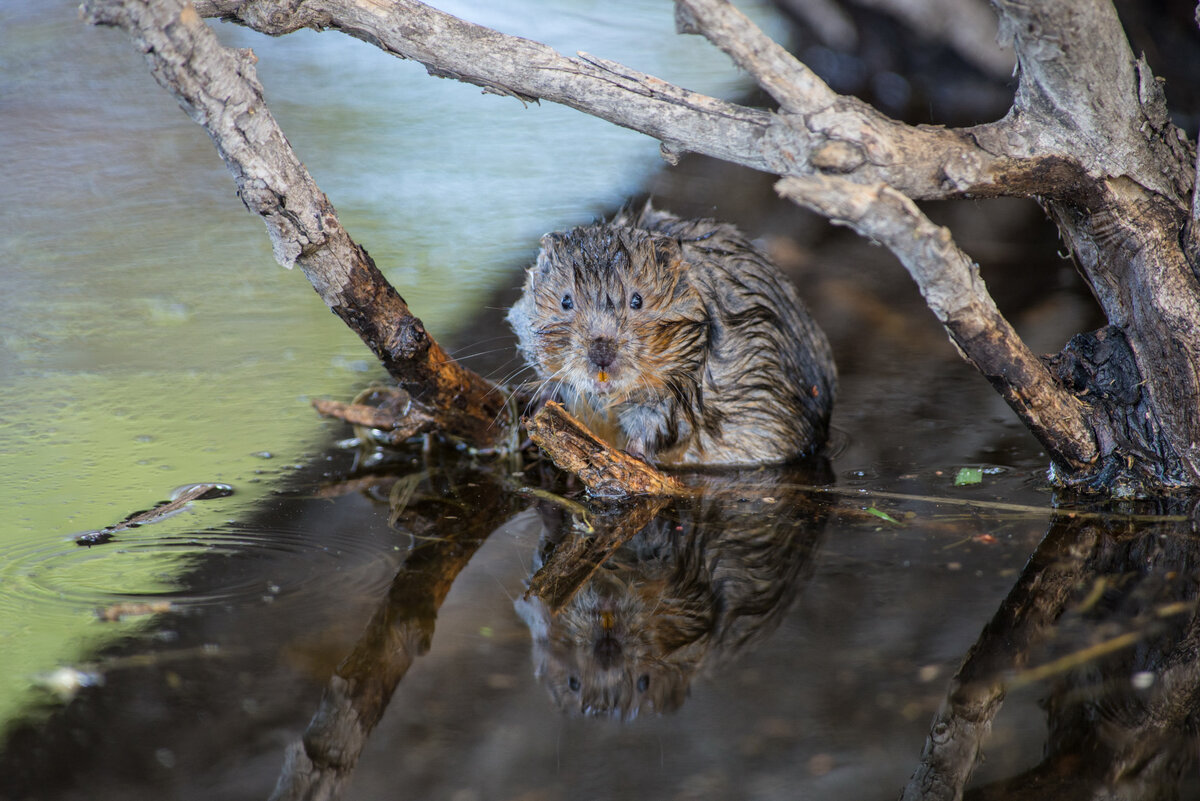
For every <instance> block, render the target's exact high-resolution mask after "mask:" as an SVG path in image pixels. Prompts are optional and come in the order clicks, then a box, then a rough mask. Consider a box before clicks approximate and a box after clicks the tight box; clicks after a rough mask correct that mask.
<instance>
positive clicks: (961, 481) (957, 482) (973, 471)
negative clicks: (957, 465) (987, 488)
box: [954, 467, 983, 487]
mask: <svg viewBox="0 0 1200 801" xmlns="http://www.w3.org/2000/svg"><path fill="white" fill-rule="evenodd" d="M982 483H983V471H982V470H980V469H979V468H978V467H964V468H962V469H960V470H959V471H958V475H956V476H955V477H954V486H956V487H965V486H967V485H969V484H982Z"/></svg>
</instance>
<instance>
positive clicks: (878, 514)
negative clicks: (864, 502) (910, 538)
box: [867, 506, 900, 526]
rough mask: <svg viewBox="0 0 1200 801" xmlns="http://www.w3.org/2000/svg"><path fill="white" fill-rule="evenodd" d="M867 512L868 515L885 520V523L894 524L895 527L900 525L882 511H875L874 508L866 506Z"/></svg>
mask: <svg viewBox="0 0 1200 801" xmlns="http://www.w3.org/2000/svg"><path fill="white" fill-rule="evenodd" d="M867 512H869V513H870V514H873V515H875V516H876V517H878V518H879V519H880V520H886V521H887V522H889V523H895V524H896V525H897V526H898V525H900V521H899V520H897V519H896V518H894V517H892V516H891V515H889V514H888V513H887V512H885V511H883V510H882V509H876V508H875V507H874V506H868V507H867Z"/></svg>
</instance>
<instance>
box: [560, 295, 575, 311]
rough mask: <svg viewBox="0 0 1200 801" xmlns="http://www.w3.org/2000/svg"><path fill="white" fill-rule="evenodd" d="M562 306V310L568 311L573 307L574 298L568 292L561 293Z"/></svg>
mask: <svg viewBox="0 0 1200 801" xmlns="http://www.w3.org/2000/svg"><path fill="white" fill-rule="evenodd" d="M562 307H563V311H570V310H571V309H573V308H575V299H574V298H572V297H571V295H570V293H568V294H566V295H563V299H562Z"/></svg>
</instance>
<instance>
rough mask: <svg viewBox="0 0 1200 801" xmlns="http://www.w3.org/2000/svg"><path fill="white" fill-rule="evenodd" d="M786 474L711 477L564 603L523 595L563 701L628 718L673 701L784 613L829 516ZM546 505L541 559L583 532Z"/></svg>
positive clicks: (525, 614)
mask: <svg viewBox="0 0 1200 801" xmlns="http://www.w3.org/2000/svg"><path fill="white" fill-rule="evenodd" d="M764 473H765V475H766V476H769V477H771V478H772V479H773V480H764ZM779 475H780V473H779V472H777V471H756V472H755V473H754V481H753V482H752V483H751V482H749V481H746V480H745V479H743V480H742V481H740V482H739V481H738V480H737V475H736V474H731V475H729V476H727V477H723V478H721V479H710V481H711V482H712V483H713V484H714V486H713V488H712V490H710V491H709V492H708V493H707V494H706V495H705V496H704V497H702V498H699V499H688V500H680V501H673V502H672V503H671V504H669V505H668V506H666V507H665V508H664V509H663V510H662V511H661V512H660V513H659V514H658V515H657V516H656V517H655V518H654V519H653V520H652V521H651V522H650V523H649V524H648V525H646V526H645V527H643V528H642V529H641V530H640V531H638V532H637V534H635V535H634V536H633V537H632V538H631V539H630V540H629V541H628V542H626V543H625V544H624V545H623V546H622V547H621V548H620V549H619V550H617V551H616V552H615V553H614V554H613V555H612V556H611V557H610V558H609V559H608V560H607V561H606V562H604V563H603V564H602V565H601V566H600V568H599V569H598V570H597V571H596V572H595V574H594V575H593V576H592V577H591V578H590V579H589V580H588V581H587V582H586V583H585V584H584V585H583V587H582V588H580V590H579V591H578V593H577V594H575V596H574V597H573V598H572V599H571V600H570V601H569V602H568V603H567V604H566V606H565V607H564V608H563V609H562V610H561V611H560V612H559V613H558V614H551V611H550V609H549V608H548V607H547V605H546V604H545V603H544V602H543V600H542V599H540V598H538V597H537V596H530V597H528V598H525V599H519V600H518V601H517V602H516V606H517V611H518V613H519V614H520V615H521V617H522V619H523V620H524V621H525V623H526V625H527V626H528V627H529V630H530V633H531V634H532V637H533V661H534V674H535V675H536V676H537V677H538V678H539V680H540V681H541V682H542V683H543V684H544V685H545V687H546V689H547V691H548V692H549V694H550V697H551V699H553V701H554V703H555V704H556V705H557V706H558V707H560V708H561V709H562V710H563V711H564V712H566V713H568V714H572V715H589V716H601V717H618V718H623V719H632V718H634V717H636V716H637V715H639V714H647V713H658V714H662V713H666V712H672V711H674V710H675V709H678V708H679V706H680V705H681V704H683V702H684V700H685V699H686V698H687V696H688V692H689V688H690V686H691V683H692V680H693V679H694V678H695V677H696V676H698V675H701V674H711V673H712V671H713V670H714V669H716V668H719V667H720V666H721V665H724V664H726V663H728V662H729V661H731V660H732V659H733V658H734V657H735V656H736V655H737V654H738V653H739V652H742V651H743V650H744V649H745V648H747V646H749V645H751V644H752V643H754V642H756V641H758V640H760V639H762V638H763V637H765V636H766V635H768V634H769V633H770V632H772V631H773V630H774V629H775V628H776V627H777V626H778V625H779V623H780V621H781V620H782V619H783V617H784V615H785V613H786V612H787V610H788V608H789V607H790V606H791V605H792V602H793V601H794V600H795V598H796V595H797V593H798V590H799V587H800V584H801V582H802V577H803V575H804V574H805V567H806V565H808V563H809V562H810V557H811V556H812V554H813V553H814V551H815V547H816V544H817V541H818V539H819V537H820V534H821V531H822V530H823V528H824V524H825V519H826V513H825V508H824V503H823V502H822V501H820V500H816V499H812V498H810V497H809V496H808V495H806V494H804V493H802V492H796V491H793V492H791V493H787V492H786V490H784V489H783V487H782V485H781V483H780V481H779V478H778V477H779ZM804 478H807V479H811V475H810V474H806V475H805V476H804ZM793 480H795V479H793ZM806 483H807V482H806ZM720 485H724V486H723V487H722V486H720ZM735 486H736V487H740V490H734V489H732V488H733V487H735ZM717 490H721V491H717ZM739 493H740V494H739ZM781 496H786V497H781ZM541 511H542V517H543V523H544V525H545V530H544V533H543V536H542V539H541V542H540V544H539V553H538V557H537V558H536V559H535V560H534V562H535V563H534V569H535V570H536V569H538V568H539V567H540V566H541V563H542V562H543V561H544V560H545V559H547V558H548V557H549V555H550V554H551V553H552V552H553V550H554V549H555V548H556V547H558V546H559V544H560V543H562V542H563V541H564V540H565V539H566V538H567V537H568V536H578V535H577V534H573V533H572V532H571V519H570V516H569V515H563V514H561V513H559V512H558V510H557V508H555V507H550V508H547V507H546V506H543V507H542V509H541Z"/></svg>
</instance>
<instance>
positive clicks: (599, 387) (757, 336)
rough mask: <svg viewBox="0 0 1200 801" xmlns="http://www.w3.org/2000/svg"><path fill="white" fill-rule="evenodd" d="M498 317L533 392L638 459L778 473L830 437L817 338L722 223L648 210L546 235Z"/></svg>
mask: <svg viewBox="0 0 1200 801" xmlns="http://www.w3.org/2000/svg"><path fill="white" fill-rule="evenodd" d="M635 293H636V294H637V295H638V296H640V300H641V307H640V308H631V301H633V300H634V295H635ZM567 296H569V297H570V302H569V303H570V305H571V308H564V303H563V301H564V298H565V297H567ZM635 305H636V304H635ZM508 319H509V322H510V323H511V324H512V326H513V328H514V330H515V331H516V333H517V337H518V340H519V346H520V349H521V352H522V353H523V355H524V356H525V358H526V360H527V361H528V362H529V364H530V365H531V366H533V367H534V368H535V370H536V371H537V374H538V377H539V379H540V381H541V382H542V384H543V392H542V395H543V396H544V397H549V396H552V395H553V394H555V393H557V394H558V395H560V396H561V397H562V398H563V399H564V400H565V401H567V403H568V404H570V405H571V406H572V407H573V410H574V411H575V412H576V413H577V414H580V413H581V412H584V413H583V414H582V416H583V417H584V419H585V422H588V424H589V425H592V426H593V427H596V422H595V421H596V418H597V416H598V417H599V418H600V419H601V420H602V421H607V422H608V423H609V424H610V426H611V428H612V429H613V431H614V432H615V434H614V435H611V436H610V438H611V439H613V440H614V444H615V445H617V446H618V447H624V448H626V449H628V450H629V451H630V452H631V453H633V454H635V455H639V456H643V457H645V458H647V459H652V460H654V461H658V462H660V463H676V462H677V463H687V464H761V463H772V462H784V461H789V460H791V459H794V458H797V457H800V456H803V455H806V454H809V453H812V452H814V451H815V450H817V449H819V448H820V447H821V446H822V445H823V444H824V442H825V439H826V437H827V434H828V424H829V414H830V410H831V408H832V405H833V399H834V394H835V392H836V389H837V375H836V370H835V368H834V364H833V357H832V354H831V352H830V348H829V344H828V342H827V341H826V339H825V335H824V334H823V333H822V332H821V331H820V329H819V328H817V326H816V324H815V323H814V322H813V320H812V318H811V317H810V316H809V314H808V311H807V309H806V308H805V306H804V304H803V302H802V301H801V300H800V297H799V295H798V293H797V292H796V289H795V287H794V286H793V285H792V283H791V282H790V281H789V280H788V279H787V278H786V277H784V276H783V275H782V274H781V273H780V272H779V270H778V269H777V268H776V267H775V266H774V265H773V264H771V263H770V261H768V259H767V257H766V256H765V255H764V254H763V253H762V252H761V251H759V250H758V249H756V248H755V247H754V246H752V245H751V244H750V243H749V242H748V241H746V239H745V238H744V237H743V236H742V235H741V234H740V233H739V232H738V231H737V229H735V228H734V227H733V226H731V225H727V224H723V223H718V222H715V221H712V220H681V219H679V218H677V217H674V216H672V215H670V214H667V213H665V212H660V211H656V210H654V209H652V208H651V207H650V206H649V205H647V206H646V207H645V208H644V209H643V210H642V211H641V212H640V213H632V212H623V213H621V214H619V215H618V216H617V217H616V218H615V219H613V220H612V221H611V222H607V223H597V224H594V225H588V226H582V227H579V228H575V229H572V230H570V231H565V232H560V233H554V234H548V235H547V236H545V237H543V239H542V249H541V252H540V253H539V254H538V257H537V261H536V263H535V264H534V265H533V266H532V267H531V268H530V269H529V270H528V273H527V277H526V283H525V290H524V293H523V295H522V296H521V298H520V300H518V301H517V303H516V304H514V305H513V308H512V310H511V311H510V312H509V315H508ZM605 353H607V354H608V357H609V358H611V359H612V361H611V363H610V364H608V365H605V364H602V363H598V362H602V361H603V360H604V358H605V356H604V355H603V354H605ZM596 354H602V355H601V356H597V355H596ZM601 372H603V373H605V374H606V375H604V379H606V380H601V375H600V374H601ZM583 407H590V409H591V411H592V412H594V414H593V415H592V416H591V417H590V419H589V415H588V414H586V410H585V409H584V408H583ZM598 433H600V434H601V435H602V436H603V435H605V432H604V430H603V426H600V430H599V431H598Z"/></svg>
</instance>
